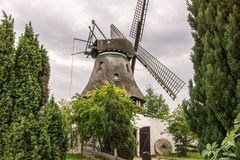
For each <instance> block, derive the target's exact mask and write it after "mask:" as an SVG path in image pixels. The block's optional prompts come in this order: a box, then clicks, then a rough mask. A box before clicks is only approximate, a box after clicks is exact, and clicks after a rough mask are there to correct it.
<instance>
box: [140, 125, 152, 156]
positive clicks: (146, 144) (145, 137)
mask: <svg viewBox="0 0 240 160" xmlns="http://www.w3.org/2000/svg"><path fill="white" fill-rule="evenodd" d="M143 152H149V153H150V127H149V126H147V127H143V128H141V129H140V155H141V156H142V154H143Z"/></svg>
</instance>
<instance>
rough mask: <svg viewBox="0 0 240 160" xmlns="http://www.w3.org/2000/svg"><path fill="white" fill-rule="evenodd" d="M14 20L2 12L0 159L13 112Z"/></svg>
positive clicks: (0, 27) (0, 37)
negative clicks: (4, 135) (4, 136)
mask: <svg viewBox="0 0 240 160" xmlns="http://www.w3.org/2000/svg"><path fill="white" fill-rule="evenodd" d="M13 23H14V20H13V19H12V17H11V16H9V17H8V16H7V15H6V14H5V13H4V12H3V19H1V23H0V64H1V65H0V159H1V157H3V152H4V150H3V149H4V142H3V134H5V132H6V130H7V129H8V127H9V125H10V123H11V119H12V118H11V117H12V116H11V113H12V112H13V103H14V102H13V101H14V100H13V98H12V92H11V91H12V89H13V82H14V74H13V69H14V61H15V55H14V54H15V49H14V42H15V33H14V26H13Z"/></svg>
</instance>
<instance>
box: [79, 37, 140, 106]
mask: <svg viewBox="0 0 240 160" xmlns="http://www.w3.org/2000/svg"><path fill="white" fill-rule="evenodd" d="M91 55H92V57H93V58H94V59H95V64H94V67H93V70H92V74H91V77H90V79H89V82H88V84H87V86H86V87H85V89H84V90H83V92H82V94H81V95H82V96H84V97H86V96H87V94H88V93H89V92H90V91H92V90H94V89H96V87H97V86H98V85H102V84H104V83H105V81H108V82H109V83H111V84H115V85H116V86H118V87H119V88H124V89H125V90H126V91H127V92H128V94H129V95H130V96H131V98H132V99H133V100H134V101H135V102H136V104H137V105H139V106H141V105H142V104H143V102H144V100H143V94H142V92H141V91H140V89H139V88H138V86H137V84H136V82H135V79H134V77H133V73H132V70H131V67H130V60H131V58H132V57H133V55H134V50H133V46H132V43H131V42H129V41H128V40H127V39H122V38H119V39H107V40H97V41H96V42H95V44H94V49H92V50H91Z"/></svg>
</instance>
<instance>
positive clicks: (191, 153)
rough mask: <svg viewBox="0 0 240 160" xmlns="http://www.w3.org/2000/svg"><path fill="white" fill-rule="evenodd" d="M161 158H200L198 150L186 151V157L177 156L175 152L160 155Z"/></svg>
mask: <svg viewBox="0 0 240 160" xmlns="http://www.w3.org/2000/svg"><path fill="white" fill-rule="evenodd" d="M161 157H162V158H173V159H174V160H202V157H201V155H200V154H199V153H198V152H196V153H195V152H188V153H187V156H186V157H177V155H176V154H169V155H164V156H161Z"/></svg>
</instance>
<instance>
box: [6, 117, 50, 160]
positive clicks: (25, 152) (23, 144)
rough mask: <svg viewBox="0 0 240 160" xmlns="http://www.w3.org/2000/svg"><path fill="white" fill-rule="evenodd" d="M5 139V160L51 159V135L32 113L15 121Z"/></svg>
mask: <svg viewBox="0 0 240 160" xmlns="http://www.w3.org/2000/svg"><path fill="white" fill-rule="evenodd" d="M4 140H5V142H7V145H6V147H5V152H4V156H3V159H4V160H20V159H34V160H41V159H51V157H50V155H51V153H50V151H51V148H50V140H49V136H48V134H47V132H46V130H45V129H44V128H42V127H41V126H40V124H39V122H38V121H37V120H36V118H35V116H34V115H33V114H32V113H30V115H29V116H22V117H21V120H19V121H15V122H13V123H12V124H11V127H10V129H9V132H8V133H7V134H5V136H4Z"/></svg>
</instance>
